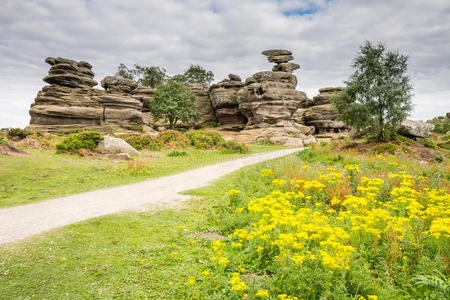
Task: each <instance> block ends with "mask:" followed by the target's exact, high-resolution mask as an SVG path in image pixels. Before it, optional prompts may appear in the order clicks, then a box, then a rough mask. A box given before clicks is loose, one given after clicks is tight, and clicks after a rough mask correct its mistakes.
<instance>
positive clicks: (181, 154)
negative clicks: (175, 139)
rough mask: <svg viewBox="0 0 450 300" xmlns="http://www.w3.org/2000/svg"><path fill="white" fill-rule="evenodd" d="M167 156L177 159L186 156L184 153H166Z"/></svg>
mask: <svg viewBox="0 0 450 300" xmlns="http://www.w3.org/2000/svg"><path fill="white" fill-rule="evenodd" d="M167 156H169V157H178V156H188V154H187V152H185V151H172V152H169V153H167Z"/></svg>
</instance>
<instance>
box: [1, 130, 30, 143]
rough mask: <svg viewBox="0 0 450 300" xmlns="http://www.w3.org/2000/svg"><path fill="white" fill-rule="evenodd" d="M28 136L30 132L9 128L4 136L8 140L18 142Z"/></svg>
mask: <svg viewBox="0 0 450 300" xmlns="http://www.w3.org/2000/svg"><path fill="white" fill-rule="evenodd" d="M30 134H31V132H29V131H26V130H24V129H21V128H11V129H8V131H7V133H6V136H7V137H8V139H9V140H12V141H20V140H23V139H25V138H26V137H27V136H29V135H30Z"/></svg>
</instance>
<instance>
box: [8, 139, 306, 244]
mask: <svg viewBox="0 0 450 300" xmlns="http://www.w3.org/2000/svg"><path fill="white" fill-rule="evenodd" d="M299 150H301V148H296V149H285V150H279V151H273V152H268V153H267V152H266V153H258V154H253V155H250V156H247V157H243V158H239V159H236V160H231V161H227V162H223V163H218V164H214V165H210V166H207V167H203V168H199V169H194V170H191V171H187V172H183V173H178V174H176V175H172V176H166V177H160V178H156V179H152V180H148V181H144V182H140V183H135V184H130V185H124V186H118V187H114V188H109V189H104V190H98V191H92V192H87V193H82V194H77V195H73V196H68V197H64V198H57V199H52V200H47V201H43V202H39V203H35V204H28V205H21V206H16V207H10V208H5V209H0V244H1V243H6V242H11V241H15V240H19V239H23V238H26V237H29V236H31V235H33V234H37V233H40V232H43V231H46V230H50V229H52V228H56V227H59V226H64V225H68V224H72V223H75V222H79V221H83V220H86V219H89V218H93V217H97V216H102V215H107V214H112V213H118V212H120V211H124V210H140V209H146V208H147V209H148V208H149V206H150V207H151V206H152V205H153V206H162V207H172V206H174V205H176V204H177V203H178V202H179V201H182V200H185V199H186V198H189V196H184V195H180V194H178V193H179V192H181V191H185V190H189V189H195V188H199V187H201V186H204V185H207V184H208V183H210V182H211V181H213V180H215V179H217V178H219V177H221V176H223V175H225V174H228V173H230V172H233V171H235V170H237V169H239V168H241V167H244V166H248V165H252V164H256V163H259V162H262V161H265V160H270V159H274V158H277V157H282V156H285V155H288V154H291V153H294V152H297V151H299Z"/></svg>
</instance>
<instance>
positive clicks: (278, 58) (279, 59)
mask: <svg viewBox="0 0 450 300" xmlns="http://www.w3.org/2000/svg"><path fill="white" fill-rule="evenodd" d="M293 59H294V57H293V56H292V55H274V56H269V58H268V60H269V61H270V62H273V63H278V64H280V63H287V62H288V61H290V60H293Z"/></svg>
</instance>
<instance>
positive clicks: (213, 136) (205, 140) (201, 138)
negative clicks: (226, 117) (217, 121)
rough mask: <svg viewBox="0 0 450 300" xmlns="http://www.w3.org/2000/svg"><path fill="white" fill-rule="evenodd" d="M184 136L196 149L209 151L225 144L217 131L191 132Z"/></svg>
mask: <svg viewBox="0 0 450 300" xmlns="http://www.w3.org/2000/svg"><path fill="white" fill-rule="evenodd" d="M186 136H187V137H188V138H189V140H190V141H191V145H192V146H194V148H196V149H211V148H214V147H217V146H218V145H220V144H222V143H224V142H225V140H224V139H223V138H222V136H221V135H220V133H218V132H217V131H206V130H193V131H188V132H186Z"/></svg>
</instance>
